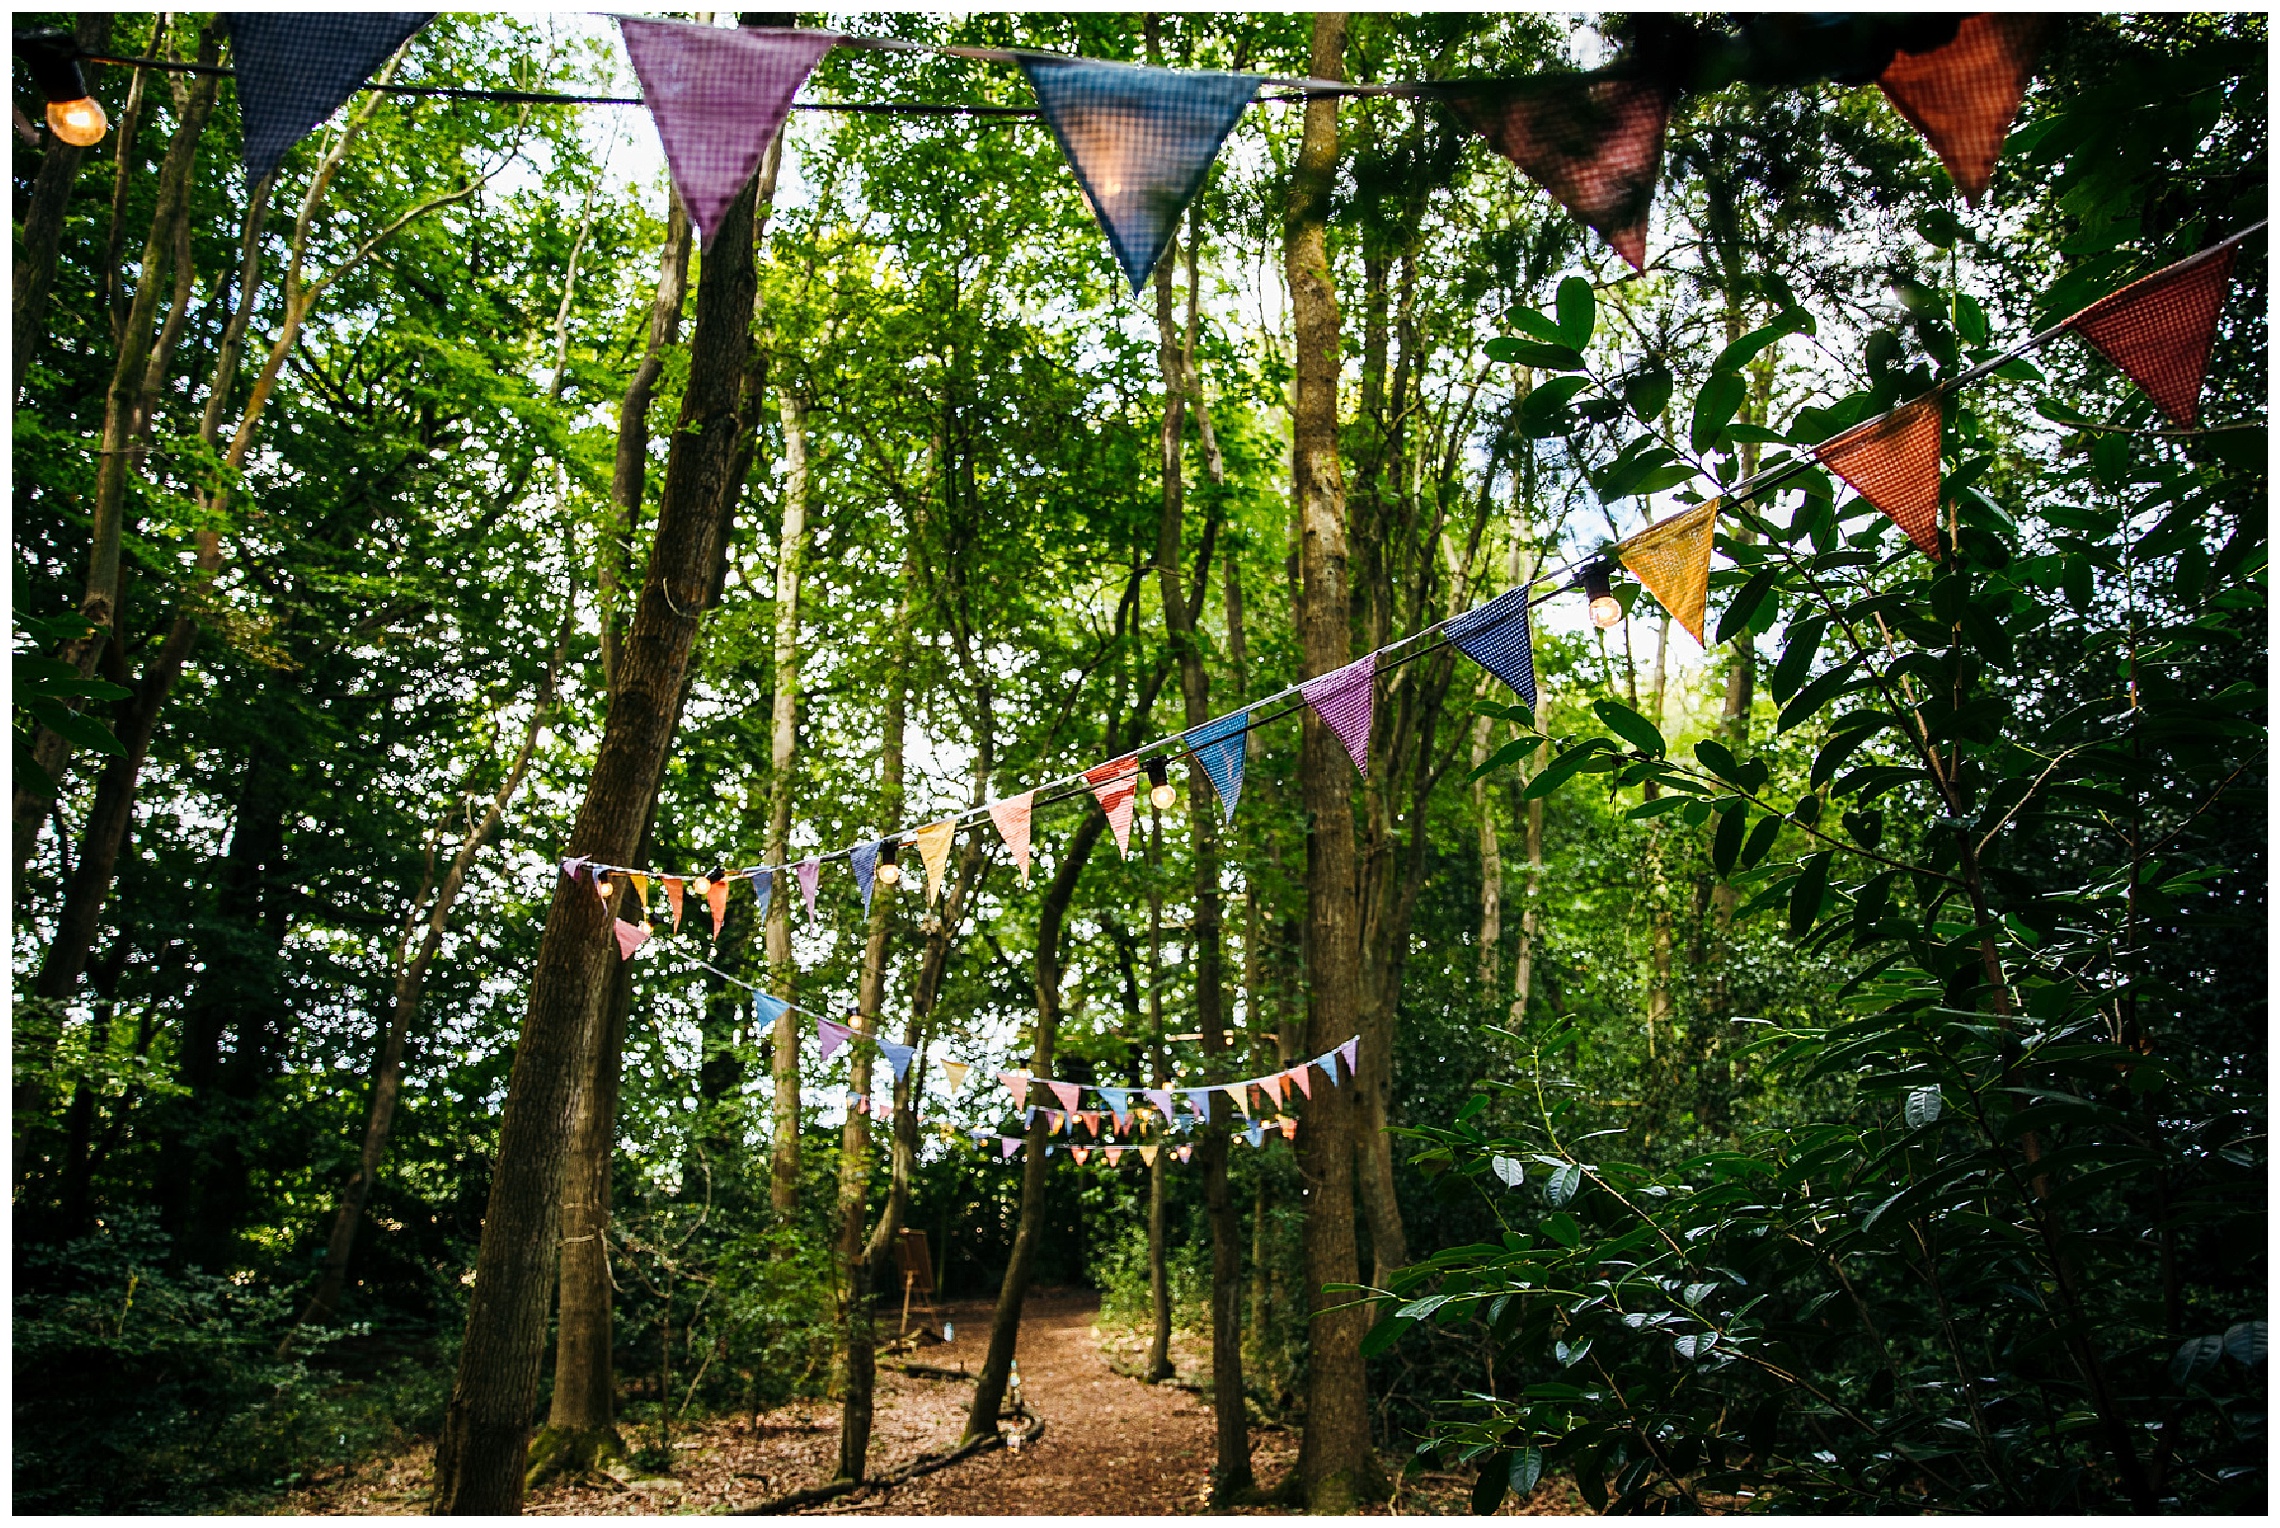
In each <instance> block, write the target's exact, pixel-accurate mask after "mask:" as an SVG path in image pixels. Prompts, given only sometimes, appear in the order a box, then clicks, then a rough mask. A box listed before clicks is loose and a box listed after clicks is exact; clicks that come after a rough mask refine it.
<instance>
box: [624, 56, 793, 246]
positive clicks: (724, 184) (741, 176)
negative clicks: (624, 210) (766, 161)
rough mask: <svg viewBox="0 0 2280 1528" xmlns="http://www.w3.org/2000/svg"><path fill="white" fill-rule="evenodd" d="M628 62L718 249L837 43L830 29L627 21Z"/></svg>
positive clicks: (692, 216)
mask: <svg viewBox="0 0 2280 1528" xmlns="http://www.w3.org/2000/svg"><path fill="white" fill-rule="evenodd" d="M618 30H619V32H620V33H622V34H623V36H624V37H625V51H626V55H627V56H628V57H629V58H631V59H632V60H633V72H634V73H635V74H636V75H637V76H639V77H640V80H641V94H642V98H643V99H644V100H645V101H646V102H647V103H648V105H649V116H650V119H651V120H652V121H654V122H655V123H656V124H657V136H658V138H659V140H660V141H661V142H662V143H663V144H664V146H665V163H666V164H667V166H669V167H670V168H671V169H672V171H673V185H674V188H675V189H676V190H678V191H679V192H680V193H681V205H683V206H684V207H687V208H688V209H689V221H690V222H692V223H694V224H696V227H697V232H698V234H699V235H700V236H701V238H702V240H703V242H704V243H705V244H706V245H707V246H708V247H709V246H710V245H711V243H712V236H713V233H714V230H716V229H717V228H718V227H719V226H720V218H721V214H722V213H724V212H726V211H727V210H728V204H729V203H730V202H733V201H735V200H736V197H737V194H738V193H739V192H741V191H742V190H743V189H744V187H745V184H746V183H747V182H748V181H750V180H751V179H752V175H753V172H754V171H756V170H758V169H759V168H760V156H761V155H763V154H765V153H766V152H767V151H768V143H769V140H771V139H773V138H774V137H775V136H776V129H777V128H779V127H781V126H783V123H784V114H785V113H786V112H788V111H790V110H791V109H792V96H793V95H794V94H795V93H796V92H797V91H798V90H799V88H800V86H801V84H802V83H803V82H805V81H806V79H807V77H808V72H809V71H810V70H812V69H813V68H815V61H816V60H817V59H819V58H821V57H823V54H824V50H825V49H827V48H829V47H830V46H831V45H832V43H833V42H834V41H835V40H836V39H835V38H834V36H833V34H832V33H829V32H794V31H778V30H767V29H755V28H747V27H733V28H731V27H708V26H694V25H691V24H689V23H687V22H680V21H641V20H637V19H635V18H633V17H631V16H620V17H619V18H618Z"/></svg>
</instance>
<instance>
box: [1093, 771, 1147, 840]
mask: <svg viewBox="0 0 2280 1528" xmlns="http://www.w3.org/2000/svg"><path fill="white" fill-rule="evenodd" d="M1085 779H1086V780H1087V781H1088V782H1089V783H1090V784H1091V785H1092V788H1093V795H1094V796H1096V797H1097V798H1099V801H1100V809H1101V810H1102V811H1104V812H1106V813H1107V814H1108V826H1109V829H1110V831H1111V832H1113V833H1115V834H1116V852H1117V853H1118V854H1119V855H1122V856H1123V857H1124V858H1126V859H1130V858H1131V857H1132V856H1131V853H1130V851H1129V849H1128V847H1127V845H1128V843H1129V841H1130V839H1131V837H1132V797H1133V793H1134V792H1135V791H1137V790H1138V789H1139V784H1140V762H1139V759H1138V757H1137V756H1136V755H1133V754H1129V753H1128V754H1126V755H1125V756H1124V757H1123V758H1121V759H1111V760H1109V761H1108V762H1107V763H1106V764H1095V765H1094V766H1093V767H1092V768H1090V769H1088V770H1086V771H1085Z"/></svg>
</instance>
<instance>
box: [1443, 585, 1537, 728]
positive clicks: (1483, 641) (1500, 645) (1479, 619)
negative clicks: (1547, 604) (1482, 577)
mask: <svg viewBox="0 0 2280 1528" xmlns="http://www.w3.org/2000/svg"><path fill="white" fill-rule="evenodd" d="M1441 629H1442V630H1443V631H1444V632H1446V633H1448V637H1449V640H1450V641H1451V642H1453V643H1455V644H1456V648H1457V651H1458V652H1460V653H1463V654H1464V655H1465V656H1466V657H1468V658H1470V659H1472V661H1473V662H1475V663H1477V664H1479V665H1480V666H1481V667H1482V668H1484V669H1487V670H1488V671H1489V672H1490V673H1491V674H1494V675H1495V676H1496V677H1497V678H1499V679H1501V680H1503V681H1504V684H1505V687H1506V688H1507V689H1509V690H1511V691H1512V693H1513V694H1514V695H1517V696H1518V697H1520V704H1522V705H1524V706H1533V705H1535V703H1536V654H1535V649H1534V646H1533V644H1532V643H1531V641H1530V639H1529V635H1528V590H1527V588H1526V587H1525V586H1523V587H1521V588H1518V589H1507V590H1505V591H1504V592H1503V593H1502V594H1499V595H1498V596H1497V597H1496V598H1495V599H1492V600H1490V601H1489V602H1488V603H1487V604H1485V605H1479V606H1475V607H1474V608H1473V609H1471V610H1467V611H1465V612H1464V613H1463V614H1462V615H1455V616H1451V617H1450V618H1449V621H1448V624H1447V625H1445V626H1443V627H1442V628H1441Z"/></svg>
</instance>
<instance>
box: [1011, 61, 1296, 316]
mask: <svg viewBox="0 0 2280 1528" xmlns="http://www.w3.org/2000/svg"><path fill="white" fill-rule="evenodd" d="M1021 69H1022V72H1023V73H1024V74H1026V75H1028V76H1029V87H1030V89H1032V90H1034V91H1035V92H1036V93H1037V105H1038V107H1039V109H1040V110H1042V111H1043V112H1044V114H1045V125H1046V126H1048V127H1050V128H1051V129H1052V130H1053V137H1054V138H1055V139H1056V140H1057V141H1058V142H1059V143H1060V145H1061V152H1062V153H1064V154H1066V155H1067V156H1068V157H1069V168H1071V169H1072V170H1075V171H1076V172H1077V181H1078V183H1079V184H1080V185H1082V186H1083V187H1084V189H1085V201H1086V203H1087V204H1088V205H1090V206H1091V208H1092V212H1093V216H1094V217H1096V218H1098V219H1099V220H1100V226H1101V231H1102V232H1104V233H1106V234H1107V235H1108V243H1109V248H1110V249H1112V250H1114V251H1115V253H1116V263H1117V265H1118V267H1120V268H1121V269H1122V270H1123V272H1124V275H1125V279H1126V280H1128V281H1130V282H1131V283H1132V290H1133V291H1134V292H1135V293H1137V292H1138V291H1139V290H1140V288H1141V287H1143V286H1145V285H1146V284H1147V282H1148V277H1149V276H1150V275H1151V274H1152V273H1153V272H1154V271H1155V269H1156V261H1157V260H1158V259H1159V258H1161V257H1162V255H1163V253H1164V246H1165V245H1166V244H1167V243H1169V242H1170V241H1171V237H1172V231H1173V229H1174V228H1175V227H1176V226H1178V223H1179V220H1180V214H1181V213H1182V212H1184V211H1186V210H1187V204H1188V203H1189V202H1190V201H1192V200H1193V199H1194V197H1195V194H1196V192H1197V191H1199V190H1200V189H1202V187H1203V179H1204V176H1206V175H1207V174H1209V173H1210V171H1211V162H1212V160H1214V159H1216V158H1218V157H1219V145H1220V144H1221V143H1223V142H1225V141H1226V138H1227V134H1228V131H1229V130H1230V129H1231V128H1233V127H1234V126H1235V119H1236V118H1238V117H1240V116H1242V115H1243V108H1244V107H1246V106H1248V105H1250V104H1251V97H1252V96H1253V95H1255V94H1257V92H1258V89H1259V81H1260V80H1261V79H1262V78H1263V76H1261V75H1256V74H1218V73H1212V72H1207V71H1203V70H1196V69H1156V68H1150V67H1149V66H1147V65H1144V64H1116V63H1106V62H1102V61H1099V60H1095V59H1089V58H1088V59H1058V58H1053V59H1047V58H1024V59H1022V60H1021Z"/></svg>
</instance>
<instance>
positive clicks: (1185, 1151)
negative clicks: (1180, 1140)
mask: <svg viewBox="0 0 2280 1528" xmlns="http://www.w3.org/2000/svg"><path fill="white" fill-rule="evenodd" d="M1194 1153H1195V1146H1194V1144H1193V1143H1190V1144H1188V1145H1184V1146H1174V1147H1173V1148H1172V1155H1173V1156H1175V1157H1178V1158H1179V1159H1180V1160H1181V1161H1182V1162H1185V1161H1186V1160H1187V1159H1188V1158H1189V1157H1190V1156H1192V1155H1194Z"/></svg>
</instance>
